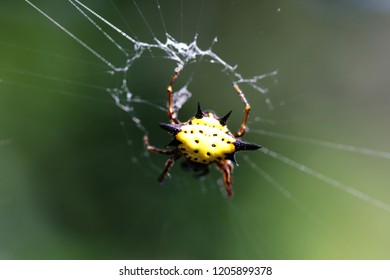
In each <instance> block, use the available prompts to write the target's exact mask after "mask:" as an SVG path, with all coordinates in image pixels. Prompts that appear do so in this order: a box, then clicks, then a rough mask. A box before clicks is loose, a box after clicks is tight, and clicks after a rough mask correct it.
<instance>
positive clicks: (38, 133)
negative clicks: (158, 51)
mask: <svg viewBox="0 0 390 280" xmlns="http://www.w3.org/2000/svg"><path fill="white" fill-rule="evenodd" d="M114 2H115V4H116V5H117V6H116V7H117V9H118V10H120V11H121V13H120V14H118V13H117V10H116V9H115V7H114V6H113V5H112V4H111V3H110V1H103V0H102V1H85V3H86V4H87V5H88V6H90V7H91V8H92V9H94V10H96V11H97V12H98V13H99V14H101V15H103V16H104V17H105V18H107V19H109V20H110V21H111V22H113V23H114V24H115V25H117V26H119V27H120V28H122V29H123V30H125V31H127V32H129V33H130V34H131V32H132V31H134V33H135V34H136V35H137V36H138V38H139V39H140V40H146V41H149V42H151V40H153V36H152V35H151V34H150V32H149V30H148V28H147V27H145V24H144V22H143V20H142V18H141V17H140V13H139V12H138V11H137V10H136V8H135V7H134V5H133V3H132V2H131V1H114ZM138 2H139V5H140V8H141V9H142V11H143V12H144V15H145V18H146V19H147V21H148V22H149V24H150V27H151V30H152V31H153V32H154V33H155V35H156V36H157V37H158V38H160V39H161V40H162V39H163V38H164V29H163V25H162V23H161V19H160V15H159V14H158V12H156V2H155V1H138ZM160 2H161V7H162V13H163V17H164V23H165V25H166V29H167V30H168V31H169V33H171V35H173V36H174V37H175V38H178V39H182V40H183V41H185V42H190V41H192V40H193V38H194V35H195V33H196V32H198V33H199V37H198V43H199V45H200V46H201V47H202V48H207V47H209V46H210V44H211V42H212V40H213V38H214V37H215V36H217V37H218V43H217V44H216V45H214V47H213V49H214V51H215V52H216V53H218V54H219V55H220V56H221V57H223V58H224V59H226V61H227V62H229V63H230V64H233V65H234V64H238V65H239V68H238V69H239V70H240V72H242V73H244V74H245V75H246V76H253V75H257V74H263V73H269V72H272V71H274V70H278V71H279V74H278V75H277V77H276V80H274V79H266V80H264V85H265V86H267V87H268V88H269V90H270V91H269V96H270V97H271V99H272V101H273V104H274V106H275V109H274V110H269V109H268V108H267V106H266V105H265V103H264V99H263V96H261V95H259V94H257V93H254V92H253V90H252V89H251V88H244V89H243V90H244V91H245V92H246V94H247V97H248V99H249V101H250V103H251V105H252V112H251V116H250V124H249V127H250V129H251V131H250V132H249V133H248V135H246V136H245V140H247V141H252V142H255V143H259V144H261V145H263V146H264V147H267V148H269V149H271V150H274V151H277V152H278V153H280V154H282V155H284V156H286V157H289V158H291V159H293V160H295V161H297V162H300V163H302V164H304V165H305V166H308V167H310V168H312V169H315V170H318V171H319V172H321V173H322V174H326V175H327V176H329V177H331V178H333V179H335V180H337V181H339V182H342V183H344V184H346V185H349V186H352V187H353V188H354V189H356V190H358V191H361V192H364V193H366V194H368V195H369V196H370V197H374V198H377V199H380V200H381V201H383V202H384V203H387V204H390V190H389V182H390V174H389V172H388V170H389V168H390V163H389V159H385V158H380V157H375V156H367V155H361V154H356V153H349V152H347V151H343V150H337V149H329V148H324V147H320V146H313V145H309V144H305V143H299V142H291V141H288V140H286V139H277V138H272V137H267V136H262V135H260V134H258V133H256V129H266V130H271V131H275V132H278V133H284V134H292V135H298V136H301V137H307V138H314V139H319V140H323V141H330V142H336V143H342V144H349V145H354V146H359V147H368V148H371V149H374V150H383V151H390V145H389V143H390V132H389V129H388V119H389V117H390V115H389V110H388V108H389V95H388V77H387V76H388V73H389V70H390V69H389V67H390V63H389V56H388V50H389V47H390V39H389V37H388V36H387V28H385V27H386V26H389V24H390V17H389V14H388V10H386V9H376V8H375V7H373V6H370V5H369V4H368V3H370V1H342V3H340V4H339V5H335V4H329V1H303V0H301V1H298V0H297V1H282V0H278V1H230V2H227V1H204V3H203V4H202V3H201V2H198V1H182V2H181V1H169V2H168V1H160ZM34 3H36V5H38V6H39V7H40V8H42V9H43V10H44V11H46V12H47V13H48V14H49V15H50V16H52V17H53V18H54V19H56V20H58V21H59V22H61V23H62V24H64V25H65V26H66V27H67V28H69V29H70V30H72V32H74V33H75V34H76V35H77V36H78V37H79V38H81V39H82V40H84V41H86V42H87V43H88V44H90V45H91V46H92V48H93V49H94V50H96V51H98V52H99V53H102V54H103V55H104V56H105V57H106V58H107V59H109V60H110V61H111V62H113V63H115V64H120V63H124V61H125V58H124V57H123V56H121V55H120V54H117V50H114V49H112V45H110V44H109V43H108V42H107V40H106V39H105V38H104V37H103V36H102V35H101V33H99V32H98V31H97V30H96V28H93V27H91V26H90V25H88V23H87V22H86V20H85V18H83V17H82V16H81V15H80V13H78V12H77V10H75V9H74V8H72V6H71V5H69V3H67V2H66V1H63V2H61V3H59V2H58V1H54V2H53V1H49V0H42V1H35V2H34ZM181 7H183V8H181ZM122 18H124V19H126V22H127V23H125V22H124V21H122ZM0 26H2V29H1V35H2V36H1V39H0V51H1V54H2V55H1V56H0V80H1V82H0V141H1V140H3V141H2V142H0V143H1V144H0V224H1V227H0V258H3V259H344V258H347V259H388V258H389V257H390V253H389V252H390V250H389V248H390V241H389V238H388V236H389V234H390V213H388V212H386V211H384V210H383V209H379V208H377V207H375V205H372V204H370V203H367V202H365V201H363V200H361V199H358V198H357V197H355V196H351V195H349V194H347V193H346V192H343V191H341V190H340V189H337V188H335V187H334V186H332V185H331V184H329V183H327V182H324V181H321V180H318V179H316V178H313V177H312V176H309V175H308V174H306V173H304V172H302V171H299V170H296V169H294V168H292V167H290V166H288V165H286V164H284V163H282V162H280V161H277V160H275V159H273V158H271V157H267V156H266V155H264V154H262V153H252V154H249V153H248V156H249V157H250V160H251V161H253V162H255V164H257V165H258V166H259V167H261V168H264V170H265V171H266V172H267V173H268V174H269V175H270V176H272V178H274V180H276V181H277V182H278V184H280V185H282V186H283V187H284V188H285V189H286V190H287V191H288V192H290V193H291V194H292V195H293V197H294V198H293V199H292V198H288V197H286V196H284V195H283V194H281V193H280V192H279V191H278V190H277V188H276V187H275V186H276V185H275V184H272V183H270V182H269V181H267V180H266V178H264V177H262V176H261V175H260V173H259V172H258V171H256V170H255V169H253V168H251V167H250V166H249V164H248V163H247V161H245V160H244V157H243V155H239V156H238V161H239V164H240V166H239V167H237V168H236V169H235V171H234V187H235V191H236V196H235V198H234V199H233V200H227V199H225V198H224V195H223V191H222V192H221V191H220V185H219V183H218V181H219V180H220V178H221V174H220V173H219V172H218V171H217V170H213V171H212V172H211V174H210V175H209V176H208V177H207V178H205V179H204V180H197V179H194V178H192V177H191V175H190V174H188V173H185V172H184V171H183V170H182V169H181V168H180V164H177V166H175V167H174V168H173V169H172V172H171V178H170V179H169V180H168V182H166V184H164V185H162V186H160V185H159V184H158V183H157V182H156V178H157V176H158V175H159V173H160V172H161V170H162V168H163V165H164V161H165V160H166V158H164V157H162V156H158V155H145V151H144V149H143V146H142V132H141V131H140V130H138V129H137V128H136V126H135V125H134V123H133V122H132V121H131V117H130V116H129V115H128V114H126V113H125V112H123V111H121V110H120V109H119V108H118V107H117V106H115V103H114V101H113V100H112V98H111V97H110V95H109V94H108V93H107V91H106V88H113V87H118V86H120V82H121V81H119V80H117V79H116V77H113V76H111V75H108V74H107V70H108V69H107V67H105V65H103V64H102V63H101V62H100V61H99V60H97V59H96V58H95V57H94V56H93V55H92V54H91V53H89V52H88V51H86V50H85V49H84V48H83V47H82V46H80V45H79V44H77V43H76V42H75V41H74V40H73V39H71V38H70V37H69V36H68V35H66V34H65V33H64V32H62V31H61V30H59V29H58V28H56V27H55V26H54V25H53V24H52V23H50V22H49V21H48V20H47V19H46V18H44V17H43V16H42V15H41V14H39V13H38V12H37V11H35V10H34V9H33V8H32V7H31V6H29V5H28V4H27V3H25V2H24V1H2V3H1V4H0ZM129 27H130V28H131V30H132V31H131V30H130V28H129ZM118 41H119V42H120V44H121V45H122V46H125V47H126V48H131V45H127V43H126V41H123V40H122V39H118ZM174 67H175V65H174V63H173V62H171V61H167V60H165V59H164V58H163V57H161V55H157V56H148V57H146V58H144V59H141V60H139V61H137V62H136V63H135V65H134V66H133V67H132V68H131V70H130V71H129V73H128V75H129V77H128V83H129V86H130V87H131V89H133V90H134V92H135V93H136V95H137V96H140V97H141V98H143V99H144V100H147V101H150V102H153V103H157V104H159V105H160V106H164V105H165V97H166V94H165V88H166V85H167V83H168V81H169V77H170V75H171V74H172V70H173V68H174ZM190 77H191V78H192V83H191V84H190V90H191V91H192V93H193V97H192V98H191V100H190V101H189V102H188V103H186V105H185V106H184V108H183V109H182V110H181V111H180V117H181V118H182V119H187V118H189V117H190V116H192V115H193V113H194V111H195V106H196V103H197V102H198V101H199V102H200V103H201V104H202V105H203V106H204V107H205V108H209V109H213V110H215V111H216V112H217V113H219V114H224V113H226V112H227V111H229V110H231V109H232V110H233V115H232V117H231V122H230V127H231V128H232V129H233V130H234V129H237V128H238V126H239V123H240V121H241V118H242V113H243V106H242V104H241V103H240V101H239V99H238V97H237V96H236V95H235V93H234V91H233V89H232V88H231V84H230V80H229V79H228V78H227V76H226V75H225V74H223V73H222V72H221V69H220V68H218V67H216V66H214V65H212V64H209V63H207V62H206V61H203V62H201V63H199V64H196V65H189V66H188V67H186V68H185V71H183V76H181V77H180V79H179V80H178V81H177V84H175V86H176V87H177V88H180V87H181V86H182V85H184V84H185V83H186V82H187V81H188V79H189V78H190ZM222 95H225V96H222ZM222 99H223V102H221V100H222ZM134 108H135V112H136V114H137V117H139V118H140V119H141V120H142V121H143V124H144V125H145V127H146V128H147V129H148V131H149V133H150V137H151V142H152V144H153V145H156V146H159V147H163V146H164V145H165V144H167V143H168V141H169V138H170V137H169V136H168V135H167V134H166V133H165V132H163V131H160V129H159V128H158V126H157V123H158V122H162V121H166V113H165V112H163V111H159V110H156V109H153V108H151V107H149V106H147V105H146V104H143V103H140V104H134ZM264 119H267V120H273V122H263V121H262V120H264ZM295 199H296V200H297V201H299V202H298V203H296V202H295Z"/></svg>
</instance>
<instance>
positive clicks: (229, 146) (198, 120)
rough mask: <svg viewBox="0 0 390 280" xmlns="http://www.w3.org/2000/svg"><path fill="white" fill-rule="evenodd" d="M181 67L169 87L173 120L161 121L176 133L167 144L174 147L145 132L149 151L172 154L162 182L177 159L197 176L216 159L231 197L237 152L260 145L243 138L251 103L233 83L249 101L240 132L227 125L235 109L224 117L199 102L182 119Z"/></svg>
mask: <svg viewBox="0 0 390 280" xmlns="http://www.w3.org/2000/svg"><path fill="white" fill-rule="evenodd" d="M181 69H182V68H180V67H178V68H177V69H176V70H175V72H174V74H173V75H172V77H171V80H170V82H169V85H168V88H167V93H168V117H169V119H170V124H166V123H160V127H161V128H162V129H164V130H166V131H168V132H169V133H170V134H172V136H173V139H172V140H171V142H170V143H169V144H168V145H167V146H166V147H171V148H172V149H159V148H156V147H154V146H151V145H150V144H149V137H148V135H147V134H145V136H144V145H145V147H146V149H147V150H148V151H150V152H153V153H157V154H163V155H169V156H171V157H170V158H169V159H168V160H167V161H166V163H165V169H164V171H163V172H162V174H161V175H160V176H159V177H158V182H160V183H161V182H163V180H164V179H165V177H166V176H167V174H168V172H169V170H170V169H171V167H172V166H173V164H174V163H175V161H176V160H178V159H179V158H181V157H183V158H184V159H185V160H184V161H183V162H182V167H183V169H184V170H187V171H193V172H194V173H195V177H202V176H205V175H207V174H208V173H209V165H210V164H212V163H214V164H215V165H216V166H217V167H218V168H219V169H220V170H221V172H222V174H223V180H224V185H225V189H226V193H227V196H228V197H231V196H232V195H233V191H232V183H233V180H232V175H231V174H232V171H233V163H234V164H235V165H238V164H237V161H236V158H235V152H237V151H243V150H257V149H259V148H260V146H259V145H256V144H252V143H247V142H243V141H241V140H240V138H241V137H242V136H243V135H244V134H245V132H246V122H247V120H248V115H249V111H250V105H249V103H248V101H247V100H246V98H245V95H244V93H243V92H242V91H241V89H240V88H239V87H238V85H237V84H236V83H233V88H234V90H235V91H236V92H237V93H238V95H239V96H240V98H241V100H242V102H243V103H244V105H245V113H244V118H243V121H242V123H241V127H240V130H239V131H238V132H237V133H232V132H231V131H230V130H229V129H228V128H227V126H226V123H227V120H228V118H229V116H230V114H231V112H232V111H230V112H229V113H227V114H226V115H225V116H223V117H221V118H220V117H218V116H217V115H216V114H215V113H213V112H210V111H204V112H203V111H202V108H201V106H200V104H199V103H198V108H197V111H196V114H195V116H194V117H192V118H190V119H189V120H188V121H186V122H180V121H179V120H178V118H177V111H175V109H174V104H173V98H172V94H173V90H172V87H173V84H174V82H175V81H176V79H177V78H178V76H179V74H180V71H181Z"/></svg>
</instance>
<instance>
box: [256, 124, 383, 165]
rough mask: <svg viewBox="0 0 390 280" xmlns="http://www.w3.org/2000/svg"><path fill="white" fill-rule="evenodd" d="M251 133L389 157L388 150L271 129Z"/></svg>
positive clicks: (367, 154)
mask: <svg viewBox="0 0 390 280" xmlns="http://www.w3.org/2000/svg"><path fill="white" fill-rule="evenodd" d="M251 133H257V134H260V135H264V136H269V137H273V138H279V139H284V140H289V141H294V142H300V143H305V144H310V145H316V146H321V147H326V148H332V149H337V150H342V151H346V152H350V153H355V154H362V155H366V156H373V157H378V158H384V159H390V153H389V152H384V151H378V150H374V149H370V148H365V147H356V146H351V145H345V144H340V143H334V142H329V141H323V140H317V139H311V138H303V137H299V136H295V135H288V134H283V133H278V132H273V131H267V130H263V129H251Z"/></svg>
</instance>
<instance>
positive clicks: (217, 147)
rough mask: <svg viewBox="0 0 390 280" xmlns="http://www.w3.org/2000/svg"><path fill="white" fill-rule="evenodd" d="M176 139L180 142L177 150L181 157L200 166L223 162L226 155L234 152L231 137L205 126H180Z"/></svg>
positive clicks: (219, 130) (217, 129)
mask: <svg viewBox="0 0 390 280" xmlns="http://www.w3.org/2000/svg"><path fill="white" fill-rule="evenodd" d="M225 129H226V127H225ZM226 131H227V129H226ZM176 139H177V140H179V141H180V142H181V144H179V145H178V148H179V150H180V152H181V153H182V154H183V156H184V157H185V158H187V159H189V160H191V161H193V162H197V163H201V164H209V163H211V162H214V161H221V160H224V159H226V154H231V153H233V152H235V146H234V144H233V143H234V142H235V141H236V140H235V139H234V138H233V137H232V136H230V135H229V134H227V133H226V132H225V131H222V130H221V129H219V128H216V127H210V126H208V125H205V124H187V125H183V126H181V131H180V132H179V133H177V134H176Z"/></svg>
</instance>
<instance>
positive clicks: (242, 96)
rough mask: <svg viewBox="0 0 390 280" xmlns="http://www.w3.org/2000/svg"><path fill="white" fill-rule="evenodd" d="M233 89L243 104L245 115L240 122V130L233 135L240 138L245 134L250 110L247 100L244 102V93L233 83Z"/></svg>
mask: <svg viewBox="0 0 390 280" xmlns="http://www.w3.org/2000/svg"><path fill="white" fill-rule="evenodd" d="M233 88H234V90H235V91H236V92H237V93H238V95H239V96H240V98H241V100H242V102H244V104H245V113H244V119H243V120H242V123H241V128H240V130H239V131H238V132H237V133H236V134H234V136H235V137H242V136H243V135H244V134H245V132H246V122H247V120H248V115H249V111H250V110H251V106H250V105H249V103H248V100H246V98H245V95H244V93H243V92H242V90H241V89H240V88H239V87H238V85H237V84H236V83H233Z"/></svg>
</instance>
